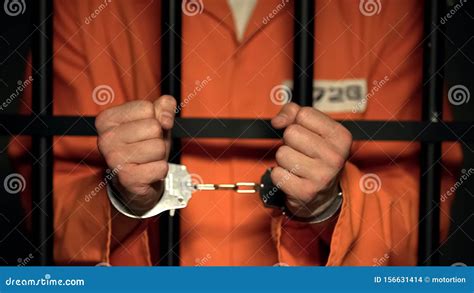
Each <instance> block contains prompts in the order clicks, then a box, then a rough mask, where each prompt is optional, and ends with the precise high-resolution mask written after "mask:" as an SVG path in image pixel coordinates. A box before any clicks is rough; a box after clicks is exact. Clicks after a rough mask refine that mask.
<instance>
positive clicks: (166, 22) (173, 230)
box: [159, 0, 181, 266]
mask: <svg viewBox="0 0 474 293" xmlns="http://www.w3.org/2000/svg"><path fill="white" fill-rule="evenodd" d="M161 2H162V7H161V8H162V11H161V42H162V43H161V74H162V80H161V93H162V94H168V95H172V96H173V97H174V98H175V99H176V101H177V103H178V105H179V103H180V102H181V1H177V0H162V1H161ZM176 115H178V116H179V113H177V114H176ZM179 149H180V141H179V140H178V139H175V140H173V147H172V149H171V155H170V157H171V161H172V162H173V163H179V155H178V152H179ZM159 229H160V259H161V262H160V265H167V266H178V265H179V211H178V210H176V211H175V215H174V216H171V215H169V214H166V213H164V214H162V215H161V216H160V220H159Z"/></svg>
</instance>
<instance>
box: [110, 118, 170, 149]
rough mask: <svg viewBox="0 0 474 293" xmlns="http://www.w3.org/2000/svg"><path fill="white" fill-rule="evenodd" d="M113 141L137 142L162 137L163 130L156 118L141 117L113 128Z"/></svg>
mask: <svg viewBox="0 0 474 293" xmlns="http://www.w3.org/2000/svg"><path fill="white" fill-rule="evenodd" d="M112 133H113V135H111V137H112V142H111V143H127V144H129V143H137V142H140V141H144V140H149V139H154V138H162V137H163V131H162V129H161V125H160V123H159V122H158V120H156V118H149V119H141V120H136V121H132V122H128V123H124V124H120V125H119V126H117V127H115V128H114V129H113V130H112Z"/></svg>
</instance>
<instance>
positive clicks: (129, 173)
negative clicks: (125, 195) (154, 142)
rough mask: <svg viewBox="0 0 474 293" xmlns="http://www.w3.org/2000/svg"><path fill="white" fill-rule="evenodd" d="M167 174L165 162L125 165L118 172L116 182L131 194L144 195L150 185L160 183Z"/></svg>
mask: <svg viewBox="0 0 474 293" xmlns="http://www.w3.org/2000/svg"><path fill="white" fill-rule="evenodd" d="M167 173H168V163H167V162H165V161H158V162H150V163H146V164H140V165H127V167H126V168H123V169H122V170H121V171H120V172H118V180H119V181H120V184H121V185H122V186H124V187H125V188H127V190H128V191H129V192H131V193H132V194H146V193H147V192H148V191H149V189H150V188H151V187H150V185H152V184H153V183H156V182H159V181H162V180H163V179H164V178H165V177H166V174H167Z"/></svg>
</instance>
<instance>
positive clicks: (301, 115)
mask: <svg viewBox="0 0 474 293" xmlns="http://www.w3.org/2000/svg"><path fill="white" fill-rule="evenodd" d="M311 115H314V110H313V108H311V107H303V108H301V109H300V110H299V112H298V114H296V122H297V123H302V122H304V121H306V120H307V119H309V117H311Z"/></svg>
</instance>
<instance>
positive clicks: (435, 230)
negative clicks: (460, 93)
mask: <svg viewBox="0 0 474 293" xmlns="http://www.w3.org/2000/svg"><path fill="white" fill-rule="evenodd" d="M445 2H446V1H439V0H426V1H425V19H424V21H425V25H424V40H425V42H424V47H423V50H424V59H423V104H422V107H423V111H422V119H423V120H425V121H431V122H435V123H436V122H439V120H440V119H442V109H443V77H442V73H443V71H442V66H443V62H444V43H443V41H442V39H441V33H440V31H439V30H440V29H442V26H439V24H438V20H439V19H440V17H441V15H442V13H443V11H445V9H444V5H445ZM420 155H421V159H420V172H421V175H420V215H419V216H420V225H419V240H418V264H419V265H427V266H429V265H438V264H439V252H438V247H439V241H440V238H439V229H440V216H439V204H440V184H441V167H440V159H441V143H422V144H421V154H420Z"/></svg>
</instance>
